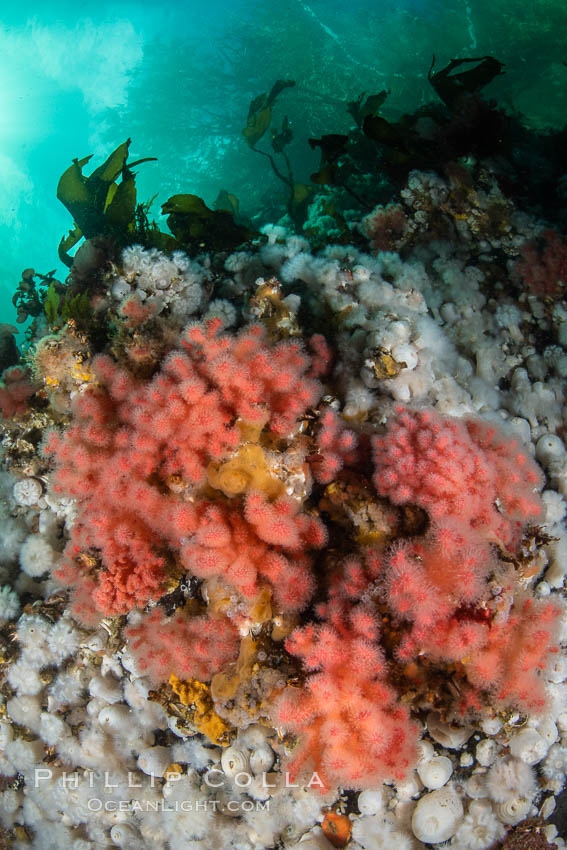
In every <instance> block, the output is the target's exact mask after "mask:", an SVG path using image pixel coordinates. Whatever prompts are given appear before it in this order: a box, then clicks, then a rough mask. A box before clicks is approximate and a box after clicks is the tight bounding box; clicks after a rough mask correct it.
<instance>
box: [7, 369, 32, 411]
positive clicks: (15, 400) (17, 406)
mask: <svg viewBox="0 0 567 850" xmlns="http://www.w3.org/2000/svg"><path fill="white" fill-rule="evenodd" d="M36 390H37V386H36V385H35V384H34V383H33V382H32V381H31V379H30V376H29V374H28V372H27V371H26V370H25V369H22V367H21V366H10V367H9V368H8V369H5V370H4V372H2V376H1V378H0V413H1V414H2V418H4V419H9V418H10V417H12V416H15V415H16V414H18V413H25V411H26V410H27V407H28V400H29V399H30V398H31V397H32V395H33V394H34V393H35V392H36Z"/></svg>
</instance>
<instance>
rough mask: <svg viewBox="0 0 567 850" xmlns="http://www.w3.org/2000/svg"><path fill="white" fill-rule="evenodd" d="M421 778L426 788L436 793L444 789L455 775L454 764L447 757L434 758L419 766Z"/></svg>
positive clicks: (418, 770)
mask: <svg viewBox="0 0 567 850" xmlns="http://www.w3.org/2000/svg"><path fill="white" fill-rule="evenodd" d="M417 772H418V774H419V778H420V779H421V781H422V782H423V784H424V785H425V787H426V788H429V789H430V791H435V790H437V788H442V787H443V785H445V784H446V783H447V782H448V781H449V779H450V778H451V776H452V774H453V763H452V761H451V759H450V758H447V756H434V757H433V758H432V759H429V761H426V762H425V764H420V765H418V768H417Z"/></svg>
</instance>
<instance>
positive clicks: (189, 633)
mask: <svg viewBox="0 0 567 850" xmlns="http://www.w3.org/2000/svg"><path fill="white" fill-rule="evenodd" d="M126 637H128V639H129V640H130V642H131V645H132V650H133V651H134V653H135V654H136V655H137V658H138V664H139V666H140V668H141V669H142V670H143V671H144V673H146V674H147V675H148V676H150V678H151V679H152V681H154V682H163V681H167V679H169V677H170V676H171V674H172V673H175V675H176V676H179V677H180V678H188V677H195V678H197V679H200V680H201V681H203V680H204V681H208V680H209V679H210V678H211V676H213V675H214V674H215V673H218V672H219V671H220V670H222V669H223V667H225V666H226V664H228V663H229V662H231V661H235V660H236V657H237V656H238V647H239V644H240V640H239V636H238V631H237V629H236V627H235V626H234V625H233V623H231V622H230V620H227V619H226V617H209V616H205V615H201V616H197V617H187V616H186V615H185V613H184V611H183V610H179V609H178V610H177V611H176V612H175V613H174V614H173V615H172V616H171V617H166V616H165V614H164V612H163V611H162V610H161V609H160V608H154V610H153V611H151V612H150V613H149V614H145V615H144V616H143V617H142V619H141V620H140V622H139V623H138V624H136V625H132V626H129V627H128V629H126Z"/></svg>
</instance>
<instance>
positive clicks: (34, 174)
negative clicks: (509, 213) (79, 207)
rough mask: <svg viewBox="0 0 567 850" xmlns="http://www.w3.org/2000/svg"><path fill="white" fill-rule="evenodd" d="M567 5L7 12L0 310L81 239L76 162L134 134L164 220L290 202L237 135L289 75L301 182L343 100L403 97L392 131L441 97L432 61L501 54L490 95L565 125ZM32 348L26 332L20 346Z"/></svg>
mask: <svg viewBox="0 0 567 850" xmlns="http://www.w3.org/2000/svg"><path fill="white" fill-rule="evenodd" d="M566 33H567V4H565V3H564V2H557V0H554V2H550V0H532V2H526V0H501V2H494V0H492V2H489V0H469V2H467V0H452V2H441V0H431V2H428V0H373V2H370V0H352V2H349V3H345V2H344V0H309V2H305V0H278V2H274V0H262V1H261V2H260V0H232V2H229V0H208V2H207V3H202V2H177V3H175V2H170V3H168V4H164V3H162V2H159V3H158V2H144V3H134V2H132V3H128V2H123V3H104V2H96V3H95V2H91V0H88V2H73V3H71V2H67V0H62V2H49V3H45V2H36V3H33V2H31V3H26V4H14V3H7V2H4V3H2V4H1V5H0V245H1V256H2V263H1V265H0V305H1V308H2V309H1V321H2V322H14V321H15V312H14V310H13V308H12V305H11V297H12V293H13V291H14V288H15V286H16V284H17V282H18V280H19V275H20V273H21V271H22V269H24V268H27V267H30V266H31V267H34V268H35V269H37V270H39V271H41V272H44V273H45V272H48V271H50V270H51V269H56V270H57V273H58V275H62V276H64V275H65V269H64V268H63V267H62V266H61V264H60V263H59V260H58V257H57V244H58V242H59V240H60V238H61V236H62V235H63V234H64V233H65V232H67V230H68V229H69V227H70V226H71V222H70V220H69V216H68V213H67V211H66V210H65V209H64V208H63V207H62V205H61V204H60V203H59V202H58V201H57V199H56V197H55V189H56V185H57V180H58V178H59V175H60V174H61V173H62V171H63V170H64V169H65V168H66V167H67V166H68V165H69V164H70V162H71V160H72V158H73V157H77V156H78V157H82V156H85V155H87V154H91V153H92V154H93V155H94V157H93V162H94V163H98V162H100V161H102V159H103V158H104V157H105V156H106V155H107V154H108V152H109V151H111V150H112V149H113V148H114V147H116V146H117V145H118V144H119V143H120V142H122V141H124V140H125V139H126V138H128V137H129V136H131V137H132V139H133V142H132V148H131V159H132V160H134V159H137V158H139V157H144V156H156V157H158V162H157V163H151V164H148V165H144V166H143V168H141V169H140V172H139V176H138V181H137V182H138V192H139V198H140V199H145V198H147V199H149V198H151V197H152V196H154V195H157V197H156V199H155V202H154V206H153V208H152V213H153V215H154V217H155V218H156V220H157V221H158V223H159V221H160V215H159V211H160V203H162V202H163V201H164V200H166V199H167V198H168V197H169V196H170V195H172V194H174V193H176V192H191V193H195V194H198V195H200V196H201V197H203V198H204V199H205V201H206V202H207V203H209V204H212V203H213V202H214V199H215V198H216V196H217V194H218V192H219V190H220V189H226V190H228V191H229V192H231V193H234V194H235V195H237V196H238V198H239V200H240V204H241V210H242V212H244V213H245V214H246V215H248V216H252V215H254V213H255V212H258V211H259V210H261V211H262V213H263V215H264V218H265V219H266V218H269V215H270V205H271V204H272V203H273V199H274V198H276V199H277V198H280V197H281V192H282V187H281V184H279V183H278V181H277V179H276V178H275V176H274V175H273V174H271V172H270V170H269V168H268V167H267V165H266V163H264V162H262V161H261V160H260V159H259V157H258V156H257V155H255V154H254V153H253V152H252V151H250V150H249V149H248V148H247V146H246V143H245V141H244V139H243V137H242V128H243V126H244V125H245V123H246V115H247V111H248V105H249V103H250V101H251V99H252V98H253V97H254V96H255V95H256V94H258V93H260V92H262V91H266V90H269V88H270V87H271V85H272V84H273V82H274V81H275V80H276V79H278V78H284V79H290V78H291V79H294V80H295V81H296V86H295V88H293V89H290V90H287V91H285V92H284V93H283V94H282V95H281V97H280V98H279V99H278V104H277V110H278V116H277V119H278V120H280V121H281V118H282V117H283V115H284V114H286V115H288V116H289V120H290V122H291V127H292V130H293V134H294V141H293V143H292V144H291V146H290V147H289V149H288V152H289V156H290V157H291V158H292V160H293V162H294V168H295V171H296V177H297V179H299V180H308V178H309V174H310V173H311V172H312V171H313V170H314V169H315V168H316V167H317V163H318V159H319V155H318V153H317V152H316V151H313V150H311V149H310V148H309V145H308V144H307V139H308V138H309V137H310V136H320V135H321V134H323V133H330V132H334V133H341V132H345V131H346V130H347V129H348V128H349V126H350V125H351V123H352V119H351V117H350V116H349V114H348V112H347V111H346V109H345V101H348V100H351V99H354V98H356V97H357V95H359V94H360V93H361V92H362V91H367V92H368V93H372V92H376V91H380V90H382V89H384V88H386V89H390V91H391V94H390V96H389V98H388V100H387V103H386V105H385V108H384V115H385V116H386V117H391V116H399V115H400V114H401V113H402V112H403V111H404V110H406V109H408V110H412V109H414V108H415V107H416V106H417V105H419V104H420V103H423V102H426V101H428V100H432V99H434V97H435V96H434V93H433V92H432V90H431V88H430V86H429V84H428V81H427V71H428V68H429V66H430V64H431V59H432V55H433V54H435V56H436V61H437V66H436V67H439V68H440V67H443V66H444V65H445V64H446V63H447V62H448V60H450V59H451V58H453V57H474V56H484V55H487V54H490V55H493V56H495V57H496V58H498V59H499V60H501V61H502V62H504V63H505V64H506V74H505V75H503V76H501V77H499V78H498V79H497V80H495V81H494V82H493V83H492V84H491V86H490V88H488V89H487V90H486V92H485V94H486V95H487V96H493V97H494V98H496V99H497V100H498V101H499V103H501V104H502V105H504V106H505V107H506V108H507V109H509V110H512V109H517V110H520V111H521V112H522V113H523V114H524V115H525V116H526V120H527V122H528V123H529V124H530V125H532V126H538V127H546V126H555V127H557V126H561V125H563V124H564V123H565V118H566V116H567V67H566V66H565V57H566V55H567V51H566V50H565V34H566ZM20 339H21V335H20Z"/></svg>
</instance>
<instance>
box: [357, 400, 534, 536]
mask: <svg viewBox="0 0 567 850" xmlns="http://www.w3.org/2000/svg"><path fill="white" fill-rule="evenodd" d="M373 448H374V461H375V465H376V471H375V475H374V484H375V487H376V489H377V491H378V493H379V494H380V495H381V496H387V497H388V498H389V499H390V500H391V501H392V502H394V503H395V504H397V505H402V504H407V503H411V504H415V505H419V506H420V507H422V508H423V509H424V510H426V511H427V513H428V514H429V516H430V517H431V518H432V519H434V520H441V519H443V518H444V517H454V518H456V519H457V520H458V521H459V522H460V523H462V524H463V525H465V526H468V527H469V528H471V529H473V530H474V531H476V532H478V533H479V534H480V535H481V536H482V537H483V538H484V539H486V540H491V541H493V542H495V543H500V544H502V545H504V546H510V545H514V544H515V543H516V542H517V540H518V538H519V536H520V534H521V531H522V529H523V528H524V527H525V525H526V524H527V523H528V522H535V521H537V520H538V519H539V518H540V517H541V516H542V515H543V509H542V502H541V498H540V496H539V494H538V493H537V492H536V491H537V489H538V488H540V487H541V485H542V482H543V476H542V473H541V470H540V469H539V467H538V466H537V465H536V463H535V462H534V461H533V459H532V458H531V456H530V455H529V454H528V452H527V451H526V450H525V449H523V448H522V447H521V446H520V445H519V443H518V441H517V440H516V439H515V438H514V437H511V436H508V435H506V434H505V433H504V432H503V431H502V430H501V429H500V428H499V427H498V425H496V424H494V423H492V422H484V421H482V420H480V419H475V418H472V417H464V418H463V419H457V418H454V417H451V416H441V415H440V414H439V413H437V412H436V411H435V410H409V409H405V408H403V407H401V406H400V407H398V408H397V410H396V416H395V417H394V418H393V419H391V420H390V421H389V422H388V425H387V429H386V433H385V434H384V435H383V436H377V437H375V438H374V439H373Z"/></svg>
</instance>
